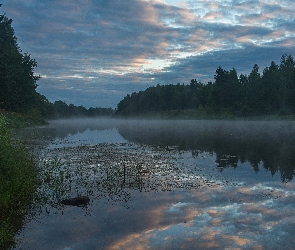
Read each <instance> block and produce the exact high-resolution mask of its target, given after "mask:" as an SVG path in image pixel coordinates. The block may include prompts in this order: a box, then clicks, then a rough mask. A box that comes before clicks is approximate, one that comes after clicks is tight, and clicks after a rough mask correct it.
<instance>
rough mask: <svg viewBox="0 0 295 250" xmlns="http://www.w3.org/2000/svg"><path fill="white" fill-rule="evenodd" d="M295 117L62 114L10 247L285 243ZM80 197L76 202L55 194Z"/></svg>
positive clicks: (291, 229)
mask: <svg viewBox="0 0 295 250" xmlns="http://www.w3.org/2000/svg"><path fill="white" fill-rule="evenodd" d="M294 131H295V123H294V122H286V121H284V122H279V121H277V122H269V121H255V122H254V121H251V122H250V121H157V120H149V121H144V120H102V119H101V120H99V119H97V120H68V121H54V122H52V123H51V125H50V126H48V127H43V128H39V129H27V130H23V131H22V132H21V134H22V136H23V137H26V138H29V142H30V145H31V146H30V147H31V149H32V151H33V152H34V153H35V155H36V160H38V161H39V164H40V169H41V170H40V171H41V175H42V178H43V181H44V182H43V184H44V185H43V186H42V187H40V189H39V190H38V194H37V195H36V197H37V198H36V204H35V206H33V208H32V211H31V212H30V213H29V215H28V218H27V222H26V223H25V226H24V227H23V229H22V230H21V231H20V232H19V234H18V236H17V238H18V244H17V245H16V247H15V249H68V250H69V249H226V248H227V249H278V248H282V247H283V248H284V249H293V248H294V245H295V239H294V237H293V236H294V233H295V207H294V202H295V189H294V180H293V177H294V173H295V164H294V163H295V161H294V160H295V152H294V150H295V145H294V142H295V132H294ZM77 195H82V196H88V197H89V198H90V200H91V202H90V204H88V205H87V206H84V207H74V206H63V205H61V204H60V200H61V199H63V198H70V197H75V196H77Z"/></svg>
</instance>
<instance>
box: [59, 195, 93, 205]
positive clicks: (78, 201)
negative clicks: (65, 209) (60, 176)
mask: <svg viewBox="0 0 295 250" xmlns="http://www.w3.org/2000/svg"><path fill="white" fill-rule="evenodd" d="M89 202H90V199H89V198H88V197H87V196H77V197H74V198H69V199H63V200H61V201H60V203H61V204H63V205H67V206H77V207H82V206H86V205H87V204H88V203H89Z"/></svg>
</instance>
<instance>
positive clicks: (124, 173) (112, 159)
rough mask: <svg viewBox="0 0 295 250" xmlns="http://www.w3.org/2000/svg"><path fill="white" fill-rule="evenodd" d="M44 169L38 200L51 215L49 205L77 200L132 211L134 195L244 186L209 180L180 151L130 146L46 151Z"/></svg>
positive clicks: (67, 148) (60, 204)
mask: <svg viewBox="0 0 295 250" xmlns="http://www.w3.org/2000/svg"><path fill="white" fill-rule="evenodd" d="M40 168H41V172H40V178H41V182H42V185H41V186H40V188H39V190H38V195H37V197H38V198H37V200H38V201H39V204H40V203H42V204H43V205H42V206H40V207H42V208H43V209H44V204H46V205H45V207H46V211H47V210H50V209H49V207H48V206H50V207H55V208H57V209H62V207H63V205H65V203H66V202H61V201H69V200H71V199H74V198H73V197H90V199H91V200H95V201H99V200H101V199H105V198H106V199H107V200H108V201H109V202H118V201H119V202H122V203H123V205H124V206H126V207H128V204H127V203H128V201H130V199H131V194H130V191H131V190H138V191H140V192H150V191H156V192H157V191H164V192H165V191H173V190H177V189H198V188H202V187H210V188H214V187H215V188H217V187H221V186H225V185H226V186H229V185H232V186H237V185H243V184H242V183H232V182H230V181H228V180H225V179H224V180H223V179H222V178H220V176H214V175H213V174H212V171H210V175H208V173H206V172H205V171H203V170H204V169H202V168H201V167H198V166H196V164H192V165H190V166H189V165H187V164H185V163H184V162H183V161H182V156H181V154H179V152H178V151H177V148H169V150H167V149H165V148H158V147H157V148H153V147H149V146H143V145H139V144H130V143H116V144H108V143H102V144H97V145H83V146H78V147H63V148H53V149H48V150H47V151H43V155H42V157H41V159H40ZM207 170H208V169H207ZM215 172H216V173H217V171H215ZM72 201H73V200H72ZM88 203H89V202H87V204H88ZM85 205H86V204H85Z"/></svg>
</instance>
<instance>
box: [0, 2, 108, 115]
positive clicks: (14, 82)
mask: <svg viewBox="0 0 295 250" xmlns="http://www.w3.org/2000/svg"><path fill="white" fill-rule="evenodd" d="M0 7H1V4H0ZM11 24H12V19H9V18H8V17H6V15H0V110H5V111H9V112H18V113H30V114H35V115H36V113H37V114H39V115H41V116H43V117H47V118H48V117H50V118H60V117H72V116H105V115H112V114H113V109H111V108H92V107H91V108H89V109H86V108H85V107H83V106H75V105H74V104H70V105H67V104H66V103H65V102H62V101H56V102H54V103H51V102H50V101H48V100H47V98H46V97H45V96H44V95H41V94H40V93H38V92H37V91H36V88H37V86H38V85H37V81H38V80H39V79H40V78H41V77H40V76H39V75H37V74H35V73H34V69H35V68H36V67H37V62H36V60H35V59H32V58H31V56H30V54H28V53H22V50H21V49H20V47H19V46H18V44H17V38H16V36H15V33H14V29H13V28H12V25H11Z"/></svg>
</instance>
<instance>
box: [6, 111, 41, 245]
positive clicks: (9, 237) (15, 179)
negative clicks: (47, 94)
mask: <svg viewBox="0 0 295 250" xmlns="http://www.w3.org/2000/svg"><path fill="white" fill-rule="evenodd" d="M37 124H44V121H43V120H42V119H41V118H37V116H35V118H34V114H32V116H31V117H30V116H28V115H27V116H25V115H21V114H17V113H7V112H3V111H2V112H1V113H0V248H1V249H6V248H9V247H10V246H11V245H13V243H14V235H15V233H16V232H17V231H18V230H19V228H20V225H21V224H22V218H23V215H24V213H25V211H26V209H27V207H28V206H30V204H31V201H32V198H33V194H34V190H35V188H36V184H37V183H38V181H37V180H38V178H37V168H36V165H35V163H34V162H33V160H32V158H31V157H30V155H29V153H28V152H27V150H26V149H25V148H24V147H23V146H22V145H21V143H20V142H18V141H16V140H14V139H13V138H12V134H11V129H12V128H21V127H26V126H29V125H37Z"/></svg>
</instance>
